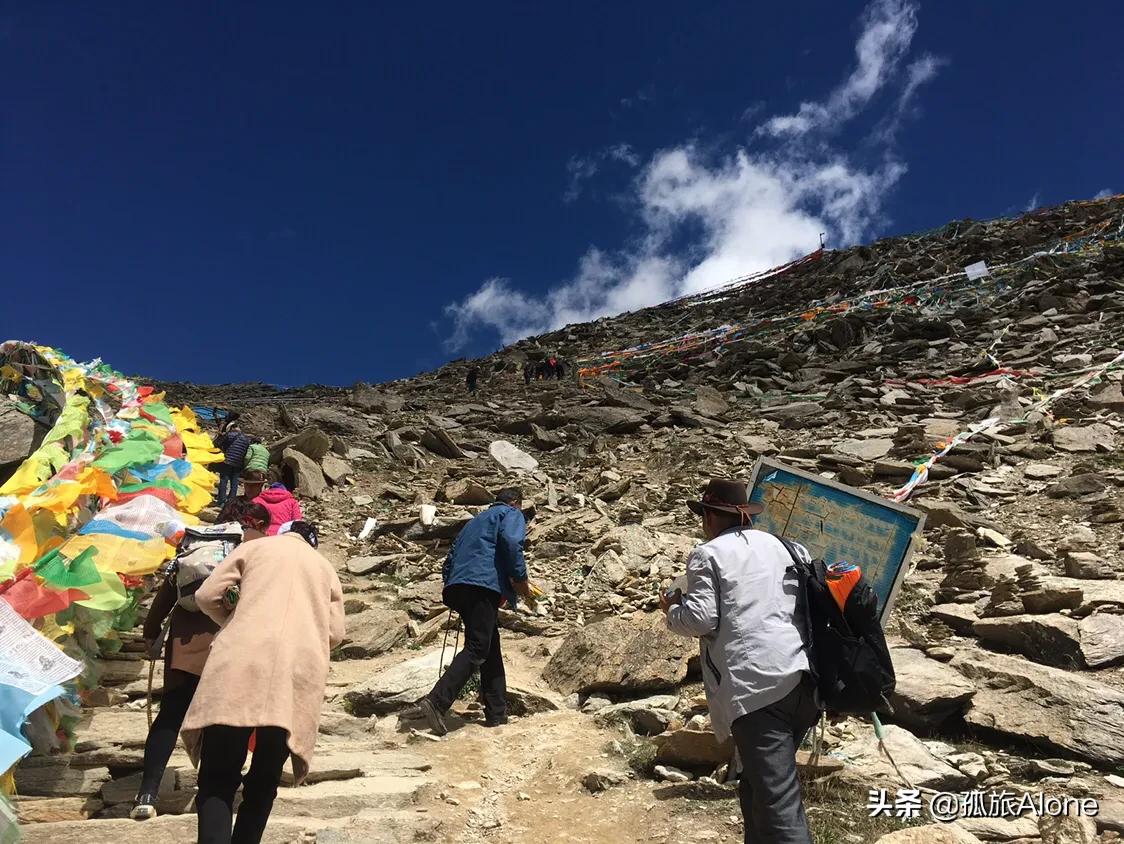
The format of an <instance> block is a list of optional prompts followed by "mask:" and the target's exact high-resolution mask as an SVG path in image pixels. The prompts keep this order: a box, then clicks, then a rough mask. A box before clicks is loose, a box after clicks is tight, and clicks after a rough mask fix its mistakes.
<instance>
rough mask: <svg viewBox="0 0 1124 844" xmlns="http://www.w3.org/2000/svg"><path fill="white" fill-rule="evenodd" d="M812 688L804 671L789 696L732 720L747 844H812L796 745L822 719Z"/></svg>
mask: <svg viewBox="0 0 1124 844" xmlns="http://www.w3.org/2000/svg"><path fill="white" fill-rule="evenodd" d="M812 689H813V686H812V681H811V679H810V678H809V677H808V675H806V674H805V675H804V677H803V679H802V681H801V683H800V685H798V686H797V687H796V688H795V689H793V690H792V691H791V692H789V693H788V694H787V695H786V696H785V697H784V698H782V699H781V700H779V701H777V702H776V703H774V704H772V705H770V706H766V707H765V708H764V709H758V710H757V711H756V712H750V713H748V714H746V715H743V716H742V717H741V718H738V719H737V720H736V721H734V723H733V726H732V732H733V734H734V742H735V743H736V744H737V746H738V756H739V757H740V758H741V763H742V773H741V780H740V782H739V789H738V791H739V794H738V796H739V797H740V798H741V806H742V819H743V820H744V821H745V844H812V838H811V834H810V833H809V832H808V819H807V817H805V815H804V801H803V799H802V798H801V796H800V781H799V779H797V776H796V748H797V746H798V745H799V744H800V742H801V741H802V740H803V738H804V734H805V733H807V732H808V730H809V729H810V728H811V727H812V726H813V725H814V724H815V723H816V720H817V719H818V718H819V710H818V709H817V708H816V704H815V699H814V698H813V692H812Z"/></svg>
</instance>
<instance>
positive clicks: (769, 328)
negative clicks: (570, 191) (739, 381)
mask: <svg viewBox="0 0 1124 844" xmlns="http://www.w3.org/2000/svg"><path fill="white" fill-rule="evenodd" d="M1121 234H1124V225H1121V226H1118V227H1117V228H1116V229H1115V230H1114V231H1113V230H1110V221H1107V220H1106V221H1104V222H1103V223H1101V224H1100V225H1098V226H1095V227H1093V228H1091V229H1090V230H1088V231H1087V232H1082V233H1079V234H1078V235H1071V236H1069V237H1068V238H1063V239H1062V240H1060V241H1059V242H1058V243H1057V244H1055V246H1053V247H1052V248H1051V249H1049V250H1040V251H1037V252H1034V253H1031V254H1030V255H1026V256H1025V257H1023V258H1019V259H1018V260H1015V261H1011V262H1009V263H1006V264H997V265H995V266H989V265H987V264H986V262H980V263H982V264H984V271H983V272H982V273H979V272H973V273H969V272H968V271H967V268H965V269H962V270H958V271H956V272H953V273H947V274H945V275H942V276H937V277H935V278H928V279H922V280H920V281H915V282H910V283H908V284H903V285H899V286H895V287H888V288H882V289H879V290H872V291H867V292H865V293H861V294H858V295H856V296H853V297H849V298H838V299H836V298H834V297H833V298H832V299H831V300H826V299H821V300H819V301H818V302H814V303H812V305H811V306H810V307H804V308H802V309H801V310H800V311H798V312H790V313H787V314H784V315H781V316H776V317H766V318H762V319H760V320H756V321H754V322H747V323H733V324H727V325H722V326H719V327H718V328H712V329H708V330H705V331H692V332H687V333H684V334H680V335H678V336H675V337H670V338H666V339H663V340H656V341H651V342H647V343H640V344H637V345H635V346H630V347H628V348H624V349H618V350H615V351H609V352H602V353H600V354H597V355H594V356H591V357H588V358H581V359H579V360H578V361H577V366H578V374H579V376H580V377H581V378H596V377H599V376H601V375H605V374H609V373H611V372H614V371H618V370H622V369H624V368H625V367H626V366H627V365H628V364H630V363H633V362H636V361H639V360H644V359H646V358H652V357H661V356H666V355H682V354H685V353H687V352H692V351H695V350H698V349H702V348H719V347H721V346H724V345H726V344H728V343H731V342H734V341H737V340H740V339H743V338H747V337H750V336H753V337H754V338H755V339H764V338H766V337H768V336H769V335H770V334H772V333H774V332H776V331H781V330H785V329H788V328H791V327H792V326H793V325H798V324H800V323H812V322H815V321H817V320H819V319H821V318H824V317H831V316H836V315H839V314H844V313H848V312H852V311H870V310H883V309H892V310H897V309H900V308H917V307H924V306H926V305H932V304H936V303H939V302H940V301H941V300H942V299H945V298H947V297H948V296H950V295H953V294H954V293H959V292H962V291H964V290H966V289H970V288H982V287H984V286H990V285H999V284H1002V283H1004V280H1005V279H1006V278H1007V277H1008V276H1010V275H1011V274H1012V273H1014V272H1015V271H1016V270H1017V269H1018V268H1019V267H1020V266H1021V265H1022V264H1024V263H1026V262H1028V261H1032V260H1034V259H1035V258H1038V257H1040V256H1042V255H1051V254H1069V253H1074V252H1080V251H1084V250H1089V249H1092V248H1094V247H1096V246H1098V245H1100V244H1102V243H1104V242H1108V241H1112V240H1116V239H1119V237H1120V236H1121ZM1075 238H1076V239H1075ZM821 257H822V252H820V251H819V250H817V252H814V253H811V254H810V255H806V256H804V257H803V258H800V259H797V260H796V261H792V262H790V263H788V264H784V265H781V266H780V267H775V268H773V269H770V270H765V271H763V272H761V273H757V274H754V275H751V276H746V277H743V278H740V279H735V280H734V281H732V282H730V283H728V284H726V285H723V286H722V287H719V288H716V289H715V290H711V291H705V292H703V293H699V294H694V295H693V296H687V297H681V298H680V299H673V300H671V301H670V302H668V303H665V304H669V305H670V304H676V303H679V304H691V303H692V302H694V301H702V300H705V299H707V298H712V297H715V296H718V295H719V294H727V293H729V292H731V291H732V290H734V289H737V288H739V287H741V286H744V285H747V284H753V283H755V282H757V281H761V280H764V279H765V278H770V277H776V276H780V275H783V274H784V273H786V272H788V271H790V270H792V269H794V268H796V267H798V266H801V265H803V264H805V263H807V262H809V261H810V260H812V259H815V260H818V259H819V258H821ZM973 266H975V265H973ZM1002 339H1003V335H1002V334H1001V335H1000V336H999V337H997V338H996V339H995V341H994V343H993V345H992V347H991V348H989V349H987V350H985V351H984V352H983V353H982V354H981V357H984V358H987V359H990V360H992V361H993V363H994V365H996V366H997V367H998V361H995V360H994V358H993V357H992V356H991V352H992V351H994V347H995V345H998V343H999V341H1001V340H1002Z"/></svg>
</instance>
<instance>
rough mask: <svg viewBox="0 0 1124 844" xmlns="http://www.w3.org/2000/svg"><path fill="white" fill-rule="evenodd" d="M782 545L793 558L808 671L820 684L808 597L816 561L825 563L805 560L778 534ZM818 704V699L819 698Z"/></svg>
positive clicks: (797, 609) (797, 612)
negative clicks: (809, 584)
mask: <svg viewBox="0 0 1124 844" xmlns="http://www.w3.org/2000/svg"><path fill="white" fill-rule="evenodd" d="M777 539H779V540H780V542H781V545H783V546H784V547H785V550H786V551H788V555H789V557H791V558H792V565H791V566H789V567H788V571H790V572H792V573H793V574H795V575H796V615H797V616H798V622H797V623H798V624H799V625H800V628H801V631H802V632H803V634H804V651H805V653H807V654H808V671H809V673H810V674H811V675H812V679H813V681H815V683H816V685H817V686H818V684H819V672H818V671H817V670H816V649H815V631H814V629H813V625H812V606H811V602H810V601H809V599H808V580H809V578H812V577H815V576H816V563H817V562H819V564H820V566H822V565H823V563H822V561H816V560H813V561H811V562H808V561H805V560H804V558H803V557H802V556H801V555H800V552H799V551H797V550H796V544H795V543H794V542H792V541H791V540H788V539H785V538H784V537H783V536H778V537H777ZM817 705H818V699H817Z"/></svg>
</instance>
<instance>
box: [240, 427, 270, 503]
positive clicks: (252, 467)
mask: <svg viewBox="0 0 1124 844" xmlns="http://www.w3.org/2000/svg"><path fill="white" fill-rule="evenodd" d="M242 470H243V471H244V472H261V473H262V477H264V476H265V474H266V473H267V472H268V471H269V449H268V448H266V447H265V446H264V445H262V441H261V437H250V446H249V448H247V449H246V462H245V464H244V465H243V466H242ZM250 497H251V498H253V496H250Z"/></svg>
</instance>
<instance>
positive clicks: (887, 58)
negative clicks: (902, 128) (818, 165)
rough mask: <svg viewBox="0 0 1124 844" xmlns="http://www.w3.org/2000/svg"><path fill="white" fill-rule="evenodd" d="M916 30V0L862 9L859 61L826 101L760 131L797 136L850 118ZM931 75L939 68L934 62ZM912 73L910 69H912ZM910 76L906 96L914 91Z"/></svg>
mask: <svg viewBox="0 0 1124 844" xmlns="http://www.w3.org/2000/svg"><path fill="white" fill-rule="evenodd" d="M916 31H917V5H916V4H915V3H911V2H906V0H874V2H872V3H871V4H870V5H869V6H867V8H866V11H865V12H864V13H863V24H862V33H861V34H860V35H859V39H858V41H857V42H856V43H855V55H856V57H857V58H858V64H857V65H856V67H855V69H854V70H853V71H851V75H850V76H848V77H847V78H846V79H845V80H844V81H843V82H842V83H840V84H839V85H838V86H837V87H836V88H835V90H833V91H832V92H831V93H830V94H829V95H828V97H827V99H826V100H824V101H823V102H804V103H801V104H800V108H799V109H798V110H797V111H796V113H795V114H783V115H778V116H776V117H773V118H771V119H769V120H767V121H765V123H764V124H763V125H762V126H760V127H759V128H758V130H757V131H758V132H759V133H762V134H765V135H771V136H773V137H793V136H796V137H799V136H802V135H806V134H808V133H809V132H811V131H812V130H816V129H823V130H831V129H834V128H835V127H837V126H838V125H839V124H840V123H843V122H845V121H847V120H850V119H851V118H852V117H854V116H855V115H856V114H858V112H859V111H860V110H862V109H863V108H865V107H866V106H867V104H868V103H870V101H871V99H872V98H873V97H874V95H875V94H877V93H878V92H879V91H880V90H882V88H884V87H885V85H886V83H887V82H888V81H889V80H890V79H891V78H892V76H893V74H894V72H895V71H896V70H897V68H898V65H899V64H900V63H901V60H902V58H903V57H904V56H905V54H906V52H908V50H909V45H910V42H911V41H912V40H913V35H914V33H915V32H916ZM928 70H929V77H928V78H931V77H932V74H933V73H935V72H936V67H935V66H930V67H929V68H928ZM925 71H926V66H925V65H924V64H922V65H917V66H916V67H914V69H913V73H914V74H917V81H915V82H913V83H912V88H913V90H916V88H917V86H918V85H920V84H921V83H922V82H924V81H925V78H924V73H925ZM911 75H912V74H911ZM910 84H911V83H910V82H909V81H907V84H906V90H905V91H904V96H905V98H906V99H908V98H909V97H911V96H912V94H913V90H910Z"/></svg>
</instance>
